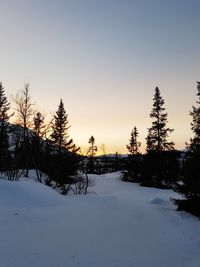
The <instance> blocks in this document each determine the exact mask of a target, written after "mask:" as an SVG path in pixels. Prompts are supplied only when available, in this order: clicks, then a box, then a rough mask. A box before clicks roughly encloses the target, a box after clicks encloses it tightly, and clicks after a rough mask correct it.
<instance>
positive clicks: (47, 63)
mask: <svg viewBox="0 0 200 267" xmlns="http://www.w3.org/2000/svg"><path fill="white" fill-rule="evenodd" d="M0 8H1V17H0V32H1V43H0V58H1V66H0V73H1V77H0V80H2V81H3V83H4V86H5V89H6V93H7V95H8V96H9V95H11V94H15V93H16V91H17V90H18V89H20V88H22V87H23V84H24V82H30V83H31V88H32V89H31V94H32V98H33V101H35V102H37V107H38V108H39V109H41V110H42V111H43V110H45V111H46V112H47V113H48V112H49V111H51V112H53V111H55V110H56V109H57V106H58V102H59V99H60V98H62V99H63V101H64V103H65V107H66V110H67V112H68V113H69V121H70V124H71V125H72V126H71V128H70V134H71V136H72V137H73V138H74V141H75V142H76V143H77V144H78V145H81V146H84V147H86V146H87V142H88V139H89V137H90V136H91V135H92V134H93V135H94V136H95V137H96V142H97V144H98V145H99V146H101V144H104V145H105V148H106V152H107V153H108V152H116V151H119V152H126V144H127V143H128V139H129V136H130V132H131V129H132V128H133V126H134V125H136V126H137V127H138V130H139V133H140V138H141V141H142V143H143V147H142V149H143V150H144V149H145V136H146V135H147V128H148V127H150V126H151V120H150V118H149V113H150V111H151V108H152V103H153V102H152V99H153V93H154V89H155V87H156V86H158V87H159V88H160V90H161V94H162V95H163V97H164V99H165V102H166V104H165V107H166V109H167V112H168V114H169V126H170V127H172V128H175V131H174V133H173V134H172V136H171V139H173V141H175V143H176V147H177V148H184V146H185V141H188V140H189V137H190V136H191V131H190V121H191V118H190V117H189V115H188V114H189V110H191V107H192V105H193V104H195V100H196V98H195V94H196V81H197V80H198V79H199V76H200V73H199V70H200V49H199V47H200V35H199V28H200V16H199V10H200V1H195V0H191V1H189V0H188V1H185V0H173V1H172V0H169V1H164V0H160V1H158V0H148V1H145V0H140V1H134V0H132V1H130V0H121V1H119V0H115V1H114V0H107V1H105V0H73V1H68V0H65V1H64V0H57V1H52V0H49V1H47V0H29V1H27V0H26V1H25V0H12V1H11V0H6V1H2V0H1V1H0Z"/></svg>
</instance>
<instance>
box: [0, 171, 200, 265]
mask: <svg viewBox="0 0 200 267" xmlns="http://www.w3.org/2000/svg"><path fill="white" fill-rule="evenodd" d="M94 177H95V180H96V185H95V186H94V187H93V188H91V191H92V192H91V193H90V194H89V195H87V196H62V195H59V194H58V193H56V192H55V191H53V190H52V189H51V188H48V187H46V186H44V185H42V184H39V183H35V182H33V181H26V180H23V181H19V182H8V181H5V180H0V255H1V257H0V266H1V267H36V266H37V267H199V266H200V254H199V251H200V235H199V232H200V221H199V220H198V219H197V218H195V217H193V216H190V215H188V214H186V213H183V212H176V211H175V207H174V206H173V204H172V203H171V202H170V200H169V199H170V197H174V196H175V193H173V192H172V191H170V190H158V189H151V188H144V187H139V186H138V185H136V184H129V183H125V182H121V181H120V178H119V173H114V174H107V175H101V176H94Z"/></svg>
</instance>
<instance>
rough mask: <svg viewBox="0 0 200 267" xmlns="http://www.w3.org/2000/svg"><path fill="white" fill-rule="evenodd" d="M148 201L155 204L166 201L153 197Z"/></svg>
mask: <svg viewBox="0 0 200 267" xmlns="http://www.w3.org/2000/svg"><path fill="white" fill-rule="evenodd" d="M149 203H150V204H155V205H161V204H163V203H166V201H165V200H164V199H161V198H154V199H152V200H151V201H150V202H149Z"/></svg>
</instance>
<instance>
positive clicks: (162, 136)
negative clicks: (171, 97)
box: [146, 87, 174, 152]
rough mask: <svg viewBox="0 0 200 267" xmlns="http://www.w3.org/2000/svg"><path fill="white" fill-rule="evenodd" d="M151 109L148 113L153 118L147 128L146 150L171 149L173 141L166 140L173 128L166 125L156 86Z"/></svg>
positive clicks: (161, 101)
mask: <svg viewBox="0 0 200 267" xmlns="http://www.w3.org/2000/svg"><path fill="white" fill-rule="evenodd" d="M153 100H154V103H153V109H152V111H151V113H150V117H151V118H152V119H155V120H154V121H153V122H152V127H151V128H149V129H148V136H147V138H146V140H147V151H157V152H161V151H166V150H173V149H174V143H173V142H168V141H167V137H168V136H169V134H170V133H171V132H173V131H174V130H173V129H170V128H168V127H167V126H166V124H167V122H168V121H167V113H165V108H164V107H163V105H164V99H163V98H162V97H161V95H160V90H159V88H158V87H156V88H155V94H154V98H153Z"/></svg>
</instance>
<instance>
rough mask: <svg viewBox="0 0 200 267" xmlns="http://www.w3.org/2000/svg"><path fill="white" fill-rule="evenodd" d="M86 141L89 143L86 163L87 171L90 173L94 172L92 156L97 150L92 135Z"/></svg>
mask: <svg viewBox="0 0 200 267" xmlns="http://www.w3.org/2000/svg"><path fill="white" fill-rule="evenodd" d="M88 143H89V144H90V147H89V148H88V153H87V155H88V164H87V169H88V172H90V173H94V172H95V169H94V156H95V154H96V151H97V146H96V145H95V138H94V136H93V135H92V136H91V137H90V139H89V141H88Z"/></svg>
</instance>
